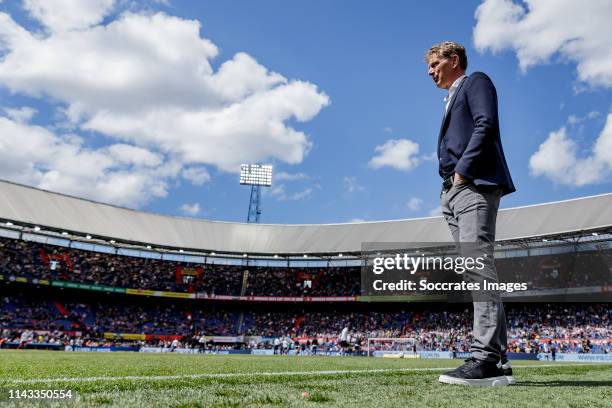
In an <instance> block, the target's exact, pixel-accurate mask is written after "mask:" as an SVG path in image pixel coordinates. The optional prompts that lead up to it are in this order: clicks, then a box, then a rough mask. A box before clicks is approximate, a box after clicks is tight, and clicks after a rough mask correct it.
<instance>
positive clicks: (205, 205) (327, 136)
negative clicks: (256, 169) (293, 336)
mask: <svg viewBox="0 0 612 408" xmlns="http://www.w3.org/2000/svg"><path fill="white" fill-rule="evenodd" d="M60 3H61V2H58V3H57V4H55V1H54V0H49V1H41V0H28V1H25V2H21V1H7V0H4V1H3V2H0V13H2V14H0V55H1V56H2V58H1V59H0V178H4V179H9V180H13V181H16V182H20V183H24V184H28V185H33V186H37V187H41V188H46V189H50V190H53V191H60V192H64V193H68V194H73V195H77V196H82V197H87V198H91V199H95V200H98V201H105V202H110V203H114V204H118V205H122V206H127V207H131V208H139V209H143V210H146V211H154V212H160V213H164V214H171V215H187V216H195V217H203V218H209V219H215V220H228V221H244V220H245V219H246V216H247V209H248V199H249V189H248V188H247V187H244V186H240V185H239V184H238V176H237V172H238V170H239V163H241V162H255V161H262V162H268V163H271V164H273V165H274V171H275V176H276V177H274V181H273V182H274V185H273V187H272V188H270V189H267V191H265V193H264V196H263V215H262V222H266V223H333V222H348V221H352V220H367V221H373V220H386V219H400V218H414V217H423V216H429V215H430V214H435V213H436V208H437V207H438V205H439V203H438V195H439V190H440V179H439V176H438V175H437V165H436V162H435V160H432V154H433V153H434V152H435V149H436V142H437V134H438V130H439V126H440V120H441V117H442V113H443V106H444V105H443V98H444V96H445V93H444V91H443V90H440V89H437V88H435V86H434V84H433V82H432V81H431V79H430V78H429V77H428V76H427V74H426V67H425V63H424V61H423V55H424V52H425V51H426V50H427V49H428V48H429V46H431V45H432V44H434V43H437V42H439V41H443V40H455V41H458V42H461V43H462V44H464V45H465V46H466V48H467V51H468V58H469V67H468V73H469V72H473V71H476V70H477V71H484V72H486V73H487V74H489V76H490V77H491V78H492V79H493V81H494V83H495V85H496V87H497V91H498V95H499V107H500V122H501V131H502V142H503V144H504V148H505V151H506V155H507V159H508V163H509V166H510V170H511V173H512V176H513V178H514V181H515V184H516V185H517V189H518V191H517V192H516V193H514V194H512V195H509V196H506V197H505V198H504V199H503V200H502V207H515V206H521V205H529V204H536V203H542V202H549V201H556V200H563V199H569V198H575V197H582V196H588V195H594V194H601V193H607V192H610V190H611V182H610V181H609V180H610V179H611V178H610V174H612V116H609V114H610V111H611V104H610V101H611V99H610V96H611V92H610V89H611V87H612V51H610V50H612V44H610V38H612V32H611V28H610V27H609V24H608V21H609V18H610V17H612V7H611V5H610V2H605V1H601V2H598V1H593V2H587V3H583V4H582V5H579V7H578V6H576V5H572V3H575V2H571V1H568V2H565V1H558V2H547V1H544V0H531V1H528V2H525V3H523V2H517V1H515V2H512V1H504V0H487V1H485V2H481V1H464V2H452V1H441V2H436V3H431V2H403V1H388V2H384V3H380V2H377V3H375V2H355V1H339V0H334V1H322V0H320V1H308V2H287V1H272V0H266V1H258V2H252V1H200V2H190V1H178V0H171V1H113V0H82V1H78V2H75V3H74V5H73V6H72V7H70V8H69V9H65V8H62V6H60ZM606 3H607V4H606ZM552 4H554V7H552ZM448 16H452V17H451V18H449V17H448Z"/></svg>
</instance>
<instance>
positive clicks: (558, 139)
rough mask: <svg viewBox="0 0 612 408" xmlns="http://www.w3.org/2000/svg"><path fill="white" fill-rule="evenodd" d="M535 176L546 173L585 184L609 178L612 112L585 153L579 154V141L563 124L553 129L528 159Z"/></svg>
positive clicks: (564, 181) (566, 181)
mask: <svg viewBox="0 0 612 408" xmlns="http://www.w3.org/2000/svg"><path fill="white" fill-rule="evenodd" d="M529 168H530V170H531V173H532V174H533V175H535V176H545V177H548V178H549V179H551V180H553V181H554V182H555V183H558V184H566V185H574V186H582V185H586V184H593V183H598V182H604V181H608V180H609V179H610V176H611V175H612V113H611V114H608V116H607V119H606V124H605V127H604V129H603V131H602V132H601V133H600V135H599V137H598V138H597V140H596V141H595V143H594V145H593V146H592V148H591V151H590V154H589V155H588V156H586V157H578V146H577V145H576V142H575V141H574V140H572V139H571V138H570V137H568V135H567V130H566V128H565V127H562V128H561V129H559V130H558V131H556V132H551V133H550V134H549V136H548V138H547V139H546V140H545V141H544V143H542V144H541V145H540V147H539V149H538V151H537V152H535V153H534V154H533V155H532V156H531V158H530V159H529Z"/></svg>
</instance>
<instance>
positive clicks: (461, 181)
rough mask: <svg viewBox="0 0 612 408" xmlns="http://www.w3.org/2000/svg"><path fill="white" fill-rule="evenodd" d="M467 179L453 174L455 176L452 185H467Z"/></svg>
mask: <svg viewBox="0 0 612 408" xmlns="http://www.w3.org/2000/svg"><path fill="white" fill-rule="evenodd" d="M469 181H470V180H469V179H467V178H465V177H463V176H462V175H461V174H459V173H457V172H455V175H454V176H453V184H454V185H456V186H458V185H461V184H465V183H469Z"/></svg>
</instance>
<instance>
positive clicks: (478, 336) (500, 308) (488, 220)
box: [440, 183, 508, 362]
mask: <svg viewBox="0 0 612 408" xmlns="http://www.w3.org/2000/svg"><path fill="white" fill-rule="evenodd" d="M500 198H501V190H499V189H498V190H494V191H483V190H481V189H478V187H476V186H475V185H474V184H472V183H466V184H460V185H457V186H455V185H453V186H452V187H451V188H450V189H449V190H448V191H442V193H441V195H440V201H441V207H442V214H443V215H444V218H445V219H446V223H447V224H448V226H449V228H450V231H451V234H452V235H453V239H454V240H455V242H457V243H461V242H466V243H467V242H470V243H471V242H476V243H482V244H489V245H493V243H494V242H495V222H496V219H497V210H498V209H499V201H500ZM489 259H490V262H487V265H486V268H484V269H482V270H469V271H466V272H465V273H464V274H463V279H464V280H466V281H468V282H475V281H476V282H482V280H483V279H486V280H487V281H488V282H498V277H497V271H496V269H495V264H494V263H493V258H492V257H490V258H489ZM473 299H474V303H473V304H474V327H473V331H472V332H473V336H474V341H473V342H472V345H471V346H470V351H471V352H472V354H473V356H474V357H475V358H476V359H478V360H485V361H494V362H497V361H499V359H500V358H501V357H502V356H503V357H504V358H505V354H506V347H507V343H508V338H507V331H506V314H505V312H504V305H503V303H502V301H501V296H500V294H499V292H479V293H478V294H477V295H474V294H473Z"/></svg>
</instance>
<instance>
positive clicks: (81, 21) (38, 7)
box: [23, 0, 115, 32]
mask: <svg viewBox="0 0 612 408" xmlns="http://www.w3.org/2000/svg"><path fill="white" fill-rule="evenodd" d="M114 4H115V0H23V8H24V9H25V10H26V11H27V12H28V13H29V14H30V15H31V16H32V17H34V18H35V19H36V20H38V21H39V22H40V23H41V24H42V25H43V26H44V27H46V28H47V29H49V30H50V31H54V32H61V31H67V30H78V29H83V28H87V27H91V26H93V25H95V24H98V23H99V22H101V21H102V19H103V18H104V16H106V15H107V13H108V12H110V11H111V9H112V8H113V6H114Z"/></svg>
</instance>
